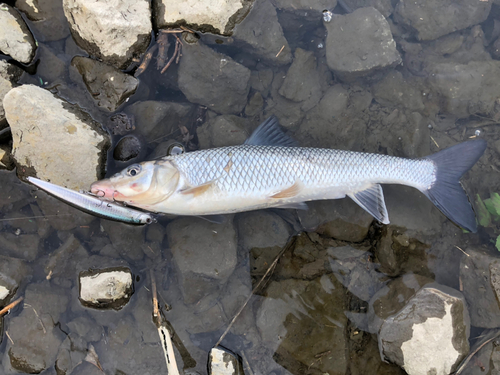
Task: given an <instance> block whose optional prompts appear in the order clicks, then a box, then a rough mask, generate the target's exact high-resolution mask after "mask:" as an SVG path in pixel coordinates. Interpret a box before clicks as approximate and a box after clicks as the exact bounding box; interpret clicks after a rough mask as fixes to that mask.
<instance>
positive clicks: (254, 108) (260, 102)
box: [245, 92, 264, 117]
mask: <svg viewBox="0 0 500 375" xmlns="http://www.w3.org/2000/svg"><path fill="white" fill-rule="evenodd" d="M263 107H264V99H263V98H262V95H261V93H260V92H256V93H255V94H253V95H252V97H251V98H250V99H249V100H248V104H247V106H246V107H245V115H246V116H247V117H253V116H257V115H258V114H259V113H261V112H262V108H263Z"/></svg>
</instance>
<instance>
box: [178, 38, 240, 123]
mask: <svg viewBox="0 0 500 375" xmlns="http://www.w3.org/2000/svg"><path fill="white" fill-rule="evenodd" d="M183 43H184V44H183V47H182V58H181V60H180V62H179V72H178V75H179V78H178V83H179V89H180V90H181V91H182V93H183V94H184V95H186V98H187V99H188V100H189V101H190V102H192V103H198V104H201V105H204V106H207V107H208V109H210V110H212V111H215V112H218V113H221V114H239V113H240V112H241V111H242V110H243V108H244V107H245V105H246V103H247V96H248V92H249V90H250V85H249V80H250V70H249V69H248V68H246V67H244V66H243V65H241V64H239V63H237V62H236V61H234V60H233V59H231V58H230V57H229V56H226V55H223V54H221V53H218V52H215V51H214V50H212V49H211V48H209V47H207V46H206V45H204V44H203V43H202V42H200V41H198V42H195V43H191V42H187V41H186V40H185V38H184V41H183Z"/></svg>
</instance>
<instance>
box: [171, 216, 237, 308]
mask: <svg viewBox="0 0 500 375" xmlns="http://www.w3.org/2000/svg"><path fill="white" fill-rule="evenodd" d="M167 238H168V242H169V246H170V250H171V252H172V255H173V259H174V262H175V265H176V266H177V269H178V271H179V273H180V275H179V278H180V280H181V285H182V293H183V295H184V301H185V303H187V304H191V303H194V302H197V301H198V300H199V299H200V298H201V297H202V296H205V295H207V294H209V293H210V292H213V291H215V290H217V288H218V285H219V284H223V283H224V282H225V281H226V280H227V278H228V277H229V276H230V275H231V273H232V272H233V270H234V268H235V267H236V261H237V257H236V251H237V246H238V240H237V235H236V230H235V228H234V226H233V223H232V219H228V220H227V221H226V222H225V223H223V224H215V223H210V222H207V221H205V220H202V219H197V218H191V217H190V218H180V219H176V220H174V221H172V222H170V223H169V224H168V225H167Z"/></svg>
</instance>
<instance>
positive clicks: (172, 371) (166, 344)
mask: <svg viewBox="0 0 500 375" xmlns="http://www.w3.org/2000/svg"><path fill="white" fill-rule="evenodd" d="M150 275H151V291H152V294H153V321H154V323H155V325H156V328H157V329H158V335H159V336H160V342H161V347H162V348H163V354H164V355H165V362H166V363H167V373H168V374H169V375H180V373H179V368H178V367H177V362H176V360H175V353H174V346H173V345H172V339H171V338H170V331H169V330H168V328H167V327H166V325H165V324H164V322H162V319H161V315H160V309H159V308H158V298H157V297H156V281H155V279H154V275H153V271H152V270H151V271H150Z"/></svg>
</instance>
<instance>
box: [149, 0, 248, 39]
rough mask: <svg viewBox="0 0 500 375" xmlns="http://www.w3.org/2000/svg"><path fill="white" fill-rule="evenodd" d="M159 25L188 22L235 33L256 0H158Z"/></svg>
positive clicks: (207, 29)
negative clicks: (235, 27) (236, 25)
mask: <svg viewBox="0 0 500 375" xmlns="http://www.w3.org/2000/svg"><path fill="white" fill-rule="evenodd" d="M153 3H154V8H155V12H154V16H155V26H156V27H157V28H159V29H161V28H169V27H173V26H179V25H187V26H189V27H190V28H192V29H195V30H200V31H210V32H212V33H215V34H221V35H231V33H232V30H233V28H234V26H235V24H236V23H238V22H240V21H241V20H242V18H243V17H245V16H246V15H247V13H248V11H249V10H250V8H251V7H252V4H253V0H237V1H226V0H185V1H182V2H179V1H175V0H154V2H153Z"/></svg>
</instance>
